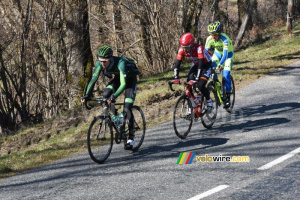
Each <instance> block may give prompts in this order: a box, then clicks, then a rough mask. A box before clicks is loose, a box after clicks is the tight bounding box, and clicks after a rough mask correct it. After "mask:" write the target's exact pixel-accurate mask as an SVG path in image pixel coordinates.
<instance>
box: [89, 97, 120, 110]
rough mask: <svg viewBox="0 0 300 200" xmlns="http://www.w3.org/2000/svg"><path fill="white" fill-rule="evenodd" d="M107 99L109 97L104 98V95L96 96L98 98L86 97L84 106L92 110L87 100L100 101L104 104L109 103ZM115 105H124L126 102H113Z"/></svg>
mask: <svg viewBox="0 0 300 200" xmlns="http://www.w3.org/2000/svg"><path fill="white" fill-rule="evenodd" d="M107 100H108V98H103V97H96V98H92V99H86V100H85V102H84V106H85V108H86V109H88V110H91V109H92V106H88V105H87V102H88V101H96V102H97V103H99V104H100V105H102V104H103V103H105V104H107ZM111 104H113V105H124V103H111Z"/></svg>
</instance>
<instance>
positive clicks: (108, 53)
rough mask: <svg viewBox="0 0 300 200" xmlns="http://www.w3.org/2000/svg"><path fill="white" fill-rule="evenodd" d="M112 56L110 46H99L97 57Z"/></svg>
mask: <svg viewBox="0 0 300 200" xmlns="http://www.w3.org/2000/svg"><path fill="white" fill-rule="evenodd" d="M112 56H113V50H112V49H111V47H110V46H103V47H100V49H99V51H98V57H99V58H105V59H108V58H111V57H112Z"/></svg>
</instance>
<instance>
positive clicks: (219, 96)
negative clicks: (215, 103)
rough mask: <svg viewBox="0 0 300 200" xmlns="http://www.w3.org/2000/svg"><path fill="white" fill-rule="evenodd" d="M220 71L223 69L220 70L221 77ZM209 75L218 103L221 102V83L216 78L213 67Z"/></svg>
mask: <svg viewBox="0 0 300 200" xmlns="http://www.w3.org/2000/svg"><path fill="white" fill-rule="evenodd" d="M222 72H223V70H220V74H221V77H223V75H222ZM211 76H212V80H213V84H214V87H215V89H216V92H217V96H218V100H219V104H222V103H223V97H222V94H221V83H220V80H219V78H218V73H217V72H216V70H215V69H212V74H211Z"/></svg>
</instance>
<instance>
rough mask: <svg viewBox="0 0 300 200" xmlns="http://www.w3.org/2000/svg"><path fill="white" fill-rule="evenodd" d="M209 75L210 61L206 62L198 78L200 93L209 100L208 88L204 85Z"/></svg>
mask: <svg viewBox="0 0 300 200" xmlns="http://www.w3.org/2000/svg"><path fill="white" fill-rule="evenodd" d="M210 75H211V63H206V64H205V65H204V69H203V73H202V75H201V77H200V79H199V82H198V85H197V86H198V89H199V90H200V91H201V93H202V94H203V95H204V97H205V98H206V99H207V100H209V99H210V96H209V90H208V89H207V88H206V87H205V85H206V83H207V81H208V79H209V77H210Z"/></svg>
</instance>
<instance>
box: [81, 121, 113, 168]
mask: <svg viewBox="0 0 300 200" xmlns="http://www.w3.org/2000/svg"><path fill="white" fill-rule="evenodd" d="M87 146H88V152H89V154H90V157H91V159H92V160H93V161H95V162H96V163H99V164H102V163H104V161H105V160H106V159H107V158H108V157H109V155H110V152H111V150H112V147H113V130H112V126H111V123H110V121H109V118H107V117H104V116H99V117H95V118H94V120H93V121H92V123H91V125H90V128H89V132H88V136H87Z"/></svg>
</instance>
